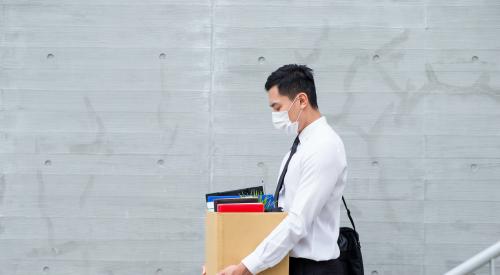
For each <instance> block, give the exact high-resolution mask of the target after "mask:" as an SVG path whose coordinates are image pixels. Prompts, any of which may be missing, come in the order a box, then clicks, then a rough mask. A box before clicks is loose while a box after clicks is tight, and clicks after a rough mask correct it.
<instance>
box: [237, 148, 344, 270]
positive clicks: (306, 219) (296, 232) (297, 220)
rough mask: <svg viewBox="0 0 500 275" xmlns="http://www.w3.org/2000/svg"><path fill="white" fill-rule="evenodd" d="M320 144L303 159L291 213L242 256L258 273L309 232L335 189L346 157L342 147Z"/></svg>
mask: <svg viewBox="0 0 500 275" xmlns="http://www.w3.org/2000/svg"><path fill="white" fill-rule="evenodd" d="M330 147H331V149H325V148H321V150H314V151H313V152H308V154H307V155H306V156H304V158H303V159H302V164H301V165H302V173H301V176H300V180H299V186H298V188H297V190H296V194H297V195H296V196H295V198H294V200H293V203H292V205H291V208H290V210H289V211H288V215H287V216H286V217H285V219H283V221H281V223H280V224H279V225H278V226H277V227H276V228H275V229H274V230H273V231H271V233H270V234H269V235H268V236H267V237H266V238H265V239H264V240H263V241H262V242H261V243H260V244H259V245H258V246H257V248H256V249H255V250H254V251H253V252H252V253H251V254H250V255H248V256H247V257H245V258H244V259H243V260H242V263H243V264H244V265H245V266H246V268H247V269H248V270H249V271H250V272H251V273H252V274H257V273H259V272H262V271H263V270H265V269H268V268H270V267H273V266H275V265H276V264H278V263H279V262H280V261H281V260H282V259H283V258H284V257H285V256H286V255H287V254H288V253H289V251H290V250H291V249H292V248H293V247H294V246H295V245H296V244H297V243H298V242H299V241H300V239H302V238H303V237H305V236H306V235H307V233H308V230H309V228H310V226H311V225H312V223H313V221H314V219H315V218H316V217H317V216H318V214H319V212H320V210H321V209H322V208H323V207H324V205H325V203H326V201H327V200H328V199H329V198H330V196H331V195H332V193H333V190H334V187H335V183H336V182H337V179H338V177H339V175H340V174H341V173H342V171H343V169H345V167H346V163H345V160H343V159H342V158H340V157H339V156H341V154H339V153H340V152H337V150H341V149H340V147H332V146H330Z"/></svg>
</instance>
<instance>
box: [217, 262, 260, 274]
mask: <svg viewBox="0 0 500 275" xmlns="http://www.w3.org/2000/svg"><path fill="white" fill-rule="evenodd" d="M217 275H252V273H250V271H249V270H248V269H247V267H246V266H245V265H244V264H242V263H240V264H239V265H230V266H228V267H226V268H224V269H223V270H222V271H219V272H218V273H217Z"/></svg>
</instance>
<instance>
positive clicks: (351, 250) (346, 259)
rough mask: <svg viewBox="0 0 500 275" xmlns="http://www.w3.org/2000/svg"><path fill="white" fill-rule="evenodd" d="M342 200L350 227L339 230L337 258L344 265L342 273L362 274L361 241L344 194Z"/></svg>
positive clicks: (347, 274) (348, 274)
mask: <svg viewBox="0 0 500 275" xmlns="http://www.w3.org/2000/svg"><path fill="white" fill-rule="evenodd" d="M342 202H343V203H344V206H345V209H346V210H347V216H348V217H349V220H350V221H351V225H352V228H350V227H341V228H340V231H339V238H338V240H337V244H338V246H339V249H340V256H339V260H340V261H341V262H342V265H343V267H344V274H346V275H364V270H363V257H362V256H361V243H360V242H359V235H358V232H356V226H355V225H354V221H353V219H352V217H351V211H350V210H349V208H347V204H346V203H345V200H344V196H342Z"/></svg>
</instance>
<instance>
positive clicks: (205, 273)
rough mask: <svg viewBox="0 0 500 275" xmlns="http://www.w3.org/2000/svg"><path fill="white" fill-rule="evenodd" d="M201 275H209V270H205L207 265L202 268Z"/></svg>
mask: <svg viewBox="0 0 500 275" xmlns="http://www.w3.org/2000/svg"><path fill="white" fill-rule="evenodd" d="M201 275H207V270H206V269H205V265H203V267H202V271H201Z"/></svg>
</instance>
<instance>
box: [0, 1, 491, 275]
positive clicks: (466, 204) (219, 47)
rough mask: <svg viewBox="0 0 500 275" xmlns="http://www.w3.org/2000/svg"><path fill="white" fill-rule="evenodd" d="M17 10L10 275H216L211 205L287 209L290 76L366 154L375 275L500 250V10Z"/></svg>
mask: <svg viewBox="0 0 500 275" xmlns="http://www.w3.org/2000/svg"><path fill="white" fill-rule="evenodd" d="M1 8H2V13H1V14H0V35H1V36H0V39H1V40H0V58H1V59H0V62H1V63H0V66H1V67H0V274H2V275H14V274H30V275H33V274H51V275H54V274H105V275H111V274H113V275H122V274H127V275H128V274H130V275H132V274H134V275H136V274H155V275H158V274H198V273H199V271H200V265H201V264H202V262H203V257H204V255H203V241H204V233H203V218H204V202H203V194H204V193H206V192H208V191H218V190H225V189H229V188H239V187H245V186H250V185H256V184H261V183H263V184H264V185H265V187H266V190H267V191H268V192H273V191H274V188H275V185H276V178H277V176H278V168H279V164H280V161H281V158H282V156H283V155H284V154H285V153H286V150H287V149H288V148H289V146H290V144H291V140H290V139H288V138H286V137H285V136H284V135H283V134H282V133H280V132H277V131H276V130H274V129H273V128H272V125H271V115H270V109H269V108H268V106H267V97H266V94H265V92H264V89H263V85H264V82H265V80H266V77H267V75H268V74H269V73H270V72H272V71H273V70H275V69H276V68H277V67H279V66H281V65H283V64H288V63H301V64H307V65H309V66H311V67H312V68H313V69H315V71H316V82H317V89H318V97H319V105H320V110H321V111H322V112H323V113H324V114H325V115H326V116H327V119H328V120H329V122H330V123H331V124H332V126H333V127H334V128H335V129H336V130H337V131H338V132H339V133H340V134H341V136H342V138H343V139H344V142H345V144H346V150H347V154H348V161H349V167H350V172H349V182H348V186H347V189H346V197H347V199H348V202H349V203H350V205H351V207H352V211H353V213H354V218H355V220H356V221H357V226H358V228H359V231H360V234H361V238H362V242H363V253H364V257H365V265H366V274H371V275H376V274H393V275H405V274H408V275H419V274H426V275H427V274H428V275H430V274H441V273H442V272H444V271H445V270H448V269H450V268H452V267H453V266H455V265H456V264H458V263H459V262H461V261H462V260H464V259H466V258H468V257H470V256H471V255H473V254H474V253H476V252H478V251H480V250H481V249H483V248H485V247H486V246H488V245H490V244H492V243H493V242H494V241H495V240H498V239H499V237H500V182H499V181H500V77H499V76H500V64H499V63H500V3H499V2H498V1H495V0H483V1H472V0H459V1H444V0H435V1H424V0H408V1H389V0H379V1H374V0H373V1H358V0H354V1H327V0H313V1H285V0H274V1H269V0H252V1H236V0H233V1H229V0H218V1H214V2H208V1H201V0H200V1H197V0H178V1H175V0H163V1H160V0H143V1H123V0H120V1H119V0H108V1H97V0H87V1H76V0H46V1H42V0H2V1H1ZM343 219H344V220H343V223H346V221H347V218H346V217H345V216H344V217H343ZM499 264H500V263H499ZM498 269H500V265H499V266H497V270H498ZM482 271H484V269H483V270H482ZM478 274H481V272H479V273H478Z"/></svg>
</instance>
